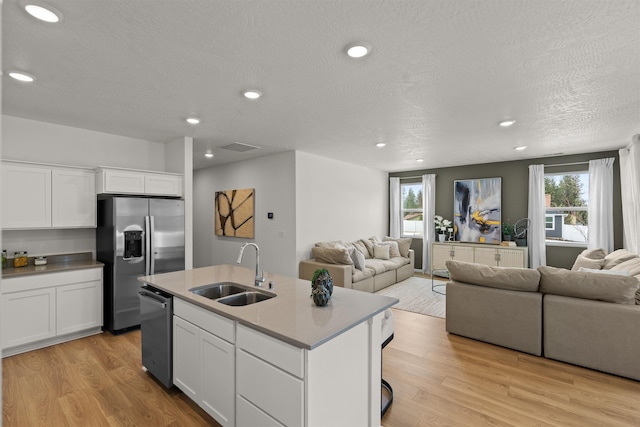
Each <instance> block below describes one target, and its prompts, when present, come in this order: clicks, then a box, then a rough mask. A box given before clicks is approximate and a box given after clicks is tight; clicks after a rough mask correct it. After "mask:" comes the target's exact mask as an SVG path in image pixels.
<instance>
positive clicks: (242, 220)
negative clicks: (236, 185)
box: [215, 188, 255, 239]
mask: <svg viewBox="0 0 640 427" xmlns="http://www.w3.org/2000/svg"><path fill="white" fill-rule="evenodd" d="M254 199H255V190H254V189H253V188H245V189H242V190H226V191H216V207H215V209H216V212H215V217H216V219H215V227H216V235H217V236H229V237H243V238H247V239H253V238H254V231H253V228H254Z"/></svg>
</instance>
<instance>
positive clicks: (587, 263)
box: [571, 255, 604, 271]
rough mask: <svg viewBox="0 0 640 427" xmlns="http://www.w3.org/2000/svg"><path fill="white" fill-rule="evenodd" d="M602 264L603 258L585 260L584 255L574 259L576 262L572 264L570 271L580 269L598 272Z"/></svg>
mask: <svg viewBox="0 0 640 427" xmlns="http://www.w3.org/2000/svg"><path fill="white" fill-rule="evenodd" d="M602 264H604V258H602V259H593V258H587V257H586V256H584V255H578V257H577V258H576V262H574V263H573V267H571V270H572V271H576V270H580V269H581V268H589V269H592V270H600V269H601V268H602Z"/></svg>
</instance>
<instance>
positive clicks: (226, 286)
mask: <svg viewBox="0 0 640 427" xmlns="http://www.w3.org/2000/svg"><path fill="white" fill-rule="evenodd" d="M248 290H251V288H250V287H248V286H243V285H241V284H239V283H232V282H224V283H212V284H210V285H203V286H198V287H196V288H191V289H189V291H190V292H192V293H194V294H196V295H201V296H203V297H205V298H209V299H218V298H223V297H228V296H229V295H235V294H239V293H240V292H246V291H248Z"/></svg>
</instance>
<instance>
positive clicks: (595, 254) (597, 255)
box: [580, 248, 607, 259]
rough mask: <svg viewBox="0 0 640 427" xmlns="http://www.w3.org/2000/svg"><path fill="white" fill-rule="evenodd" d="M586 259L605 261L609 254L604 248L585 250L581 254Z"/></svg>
mask: <svg viewBox="0 0 640 427" xmlns="http://www.w3.org/2000/svg"><path fill="white" fill-rule="evenodd" d="M580 255H582V256H583V257H585V258H589V259H604V257H605V256H606V255H607V253H606V252H605V251H604V249H602V248H598V249H585V250H584V251H582V252H581V253H580Z"/></svg>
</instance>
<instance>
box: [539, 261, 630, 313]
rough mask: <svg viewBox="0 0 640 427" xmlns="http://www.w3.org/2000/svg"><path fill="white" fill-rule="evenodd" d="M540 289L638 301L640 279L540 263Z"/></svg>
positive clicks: (621, 302) (599, 298)
mask: <svg viewBox="0 0 640 427" xmlns="http://www.w3.org/2000/svg"><path fill="white" fill-rule="evenodd" d="M538 271H539V272H540V292H542V293H545V294H554V295H563V296H567V297H574V298H583V299H591V300H599V301H606V302H614V303H618V304H635V294H636V291H637V290H638V287H639V286H640V282H638V280H636V278H635V277H629V276H617V275H605V274H599V273H587V272H581V271H569V270H565V269H564V268H556V267H548V266H540V267H538Z"/></svg>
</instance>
